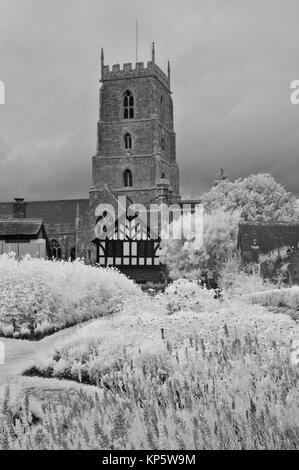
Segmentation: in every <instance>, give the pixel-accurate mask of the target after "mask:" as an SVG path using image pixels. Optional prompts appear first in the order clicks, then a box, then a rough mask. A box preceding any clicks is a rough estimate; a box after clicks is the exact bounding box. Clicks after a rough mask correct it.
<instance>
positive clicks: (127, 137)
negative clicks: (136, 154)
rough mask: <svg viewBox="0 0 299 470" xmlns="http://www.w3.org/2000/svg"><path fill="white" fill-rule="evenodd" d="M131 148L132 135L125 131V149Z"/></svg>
mask: <svg viewBox="0 0 299 470" xmlns="http://www.w3.org/2000/svg"><path fill="white" fill-rule="evenodd" d="M131 148H132V136H131V134H129V133H127V134H126V135H125V149H126V150H130V149H131Z"/></svg>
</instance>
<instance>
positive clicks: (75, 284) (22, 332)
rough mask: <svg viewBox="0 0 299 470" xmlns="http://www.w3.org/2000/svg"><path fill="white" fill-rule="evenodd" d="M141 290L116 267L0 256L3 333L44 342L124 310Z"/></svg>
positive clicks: (0, 310) (1, 331)
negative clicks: (126, 300)
mask: <svg viewBox="0 0 299 470" xmlns="http://www.w3.org/2000/svg"><path fill="white" fill-rule="evenodd" d="M127 295H141V291H140V289H139V288H138V287H137V286H136V285H135V284H134V283H133V282H132V281H130V280H129V279H128V278H126V277H125V276H124V275H122V274H120V273H119V272H118V271H116V270H113V269H110V270H109V269H101V268H93V267H90V266H86V265H84V264H83V263H82V262H80V261H76V262H74V263H68V262H54V261H45V260H41V259H32V258H30V257H26V258H25V259H23V260H22V261H20V262H18V261H16V260H15V259H14V258H13V257H9V256H7V255H3V256H1V257H0V335H1V336H8V337H15V338H31V339H33V338H40V337H42V336H44V335H46V334H49V333H53V332H54V331H57V330H59V329H61V328H65V327H67V326H71V325H74V324H76V323H80V322H82V321H85V320H88V319H91V318H98V317H100V316H102V315H106V314H109V313H113V312H115V311H117V310H118V309H119V306H120V304H121V302H122V298H123V297H124V296H127Z"/></svg>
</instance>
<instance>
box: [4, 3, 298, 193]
mask: <svg viewBox="0 0 299 470" xmlns="http://www.w3.org/2000/svg"><path fill="white" fill-rule="evenodd" d="M298 15H299V4H298V2H297V0H288V2H285V1H283V0H263V1H260V0H251V1H250V2H245V1H240V0H226V1H225V2H224V1H223V0H196V1H195V0H188V1H186V2H182V1H178V0H164V1H163V2H161V1H160V0H159V1H158V0H152V1H150V2H149V1H145V0H138V1H137V0H134V1H128V2H120V1H118V2H114V3H113V2H109V1H108V0H101V1H99V0H86V1H84V2H83V1H82V0H0V79H1V80H4V81H5V85H6V104H5V106H0V182H1V183H0V199H1V200H7V199H11V198H12V197H14V196H15V195H19V196H24V197H26V199H48V198H63V197H85V196H86V197H87V195H88V190H89V187H90V181H91V156H92V155H93V154H94V152H95V148H96V121H97V118H98V116H97V114H98V86H99V83H98V78H99V49H100V46H101V45H103V46H104V47H105V59H106V60H105V62H106V63H109V64H112V63H115V62H120V63H122V62H127V61H134V58H135V20H136V18H137V19H138V20H139V31H140V47H139V58H140V59H142V60H147V59H148V58H149V50H150V42H151V40H153V39H155V41H156V44H157V55H158V57H157V59H158V62H159V64H160V66H161V67H162V68H164V67H165V63H166V59H167V58H168V57H169V58H170V59H171V62H172V87H173V92H174V105H175V129H176V132H177V157H178V161H179V163H180V167H181V184H182V193H184V194H186V195H194V196H195V195H199V194H201V193H202V192H203V191H205V190H206V189H207V188H208V187H209V185H210V184H211V182H212V181H213V179H214V176H215V174H216V173H217V172H218V169H219V168H220V167H224V168H225V169H226V171H227V173H229V175H231V177H232V178H237V177H240V176H246V175H248V174H249V173H252V172H258V171H269V172H271V173H273V175H274V176H275V177H276V178H277V179H279V180H280V181H281V182H282V183H283V184H285V186H286V187H287V188H288V190H290V191H293V192H294V193H296V194H298V193H299V190H298V181H297V174H298V170H299V159H298V149H299V133H298V129H299V106H298V107H296V106H292V105H291V104H290V98H289V97H290V89H289V87H290V83H291V81H292V80H294V79H298V78H299V67H298V65H297V62H298V60H297V58H298V52H299V51H298V50H299V46H298V44H299V30H298V25H297V19H298V17H299V16H298Z"/></svg>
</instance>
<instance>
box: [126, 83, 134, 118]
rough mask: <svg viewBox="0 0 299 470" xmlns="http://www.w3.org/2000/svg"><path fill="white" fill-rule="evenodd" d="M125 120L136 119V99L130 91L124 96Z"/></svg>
mask: <svg viewBox="0 0 299 470" xmlns="http://www.w3.org/2000/svg"><path fill="white" fill-rule="evenodd" d="M124 119H134V97H133V95H132V93H131V92H130V91H129V90H127V91H126V92H125V94H124Z"/></svg>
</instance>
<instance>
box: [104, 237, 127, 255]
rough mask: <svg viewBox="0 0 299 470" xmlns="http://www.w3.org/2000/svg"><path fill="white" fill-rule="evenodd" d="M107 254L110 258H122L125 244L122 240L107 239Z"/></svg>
mask: <svg viewBox="0 0 299 470" xmlns="http://www.w3.org/2000/svg"><path fill="white" fill-rule="evenodd" d="M106 246H107V253H106V254H107V256H108V257H109V258H122V257H123V255H124V244H123V241H122V240H107V245H106Z"/></svg>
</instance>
